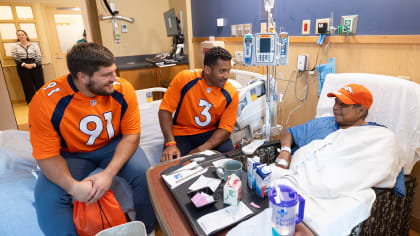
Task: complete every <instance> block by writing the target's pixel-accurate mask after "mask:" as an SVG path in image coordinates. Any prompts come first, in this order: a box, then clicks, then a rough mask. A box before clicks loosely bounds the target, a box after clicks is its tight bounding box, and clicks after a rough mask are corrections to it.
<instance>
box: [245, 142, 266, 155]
mask: <svg viewBox="0 0 420 236" xmlns="http://www.w3.org/2000/svg"><path fill="white" fill-rule="evenodd" d="M263 144H264V140H262V139H256V140H254V141H252V142H251V143H250V144H248V145H246V146H244V147H242V152H243V153H244V154H245V155H252V154H253V153H254V152H255V150H257V149H258V148H259V147H261V145H263Z"/></svg>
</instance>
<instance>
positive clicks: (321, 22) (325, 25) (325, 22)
mask: <svg viewBox="0 0 420 236" xmlns="http://www.w3.org/2000/svg"><path fill="white" fill-rule="evenodd" d="M330 20H331V18H324V19H316V25H315V34H320V33H321V32H323V30H325V33H326V34H327V33H328V31H329V29H330ZM320 27H322V28H320Z"/></svg>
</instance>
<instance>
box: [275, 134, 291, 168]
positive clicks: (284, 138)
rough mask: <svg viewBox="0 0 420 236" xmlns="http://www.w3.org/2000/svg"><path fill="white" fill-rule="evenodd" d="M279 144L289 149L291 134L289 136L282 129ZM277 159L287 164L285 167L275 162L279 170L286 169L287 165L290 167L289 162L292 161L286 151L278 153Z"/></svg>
mask: <svg viewBox="0 0 420 236" xmlns="http://www.w3.org/2000/svg"><path fill="white" fill-rule="evenodd" d="M280 144H281V147H289V148H291V147H292V144H293V136H292V134H290V133H289V132H288V131H287V130H285V129H283V130H282V132H281V133H280ZM277 159H283V160H285V161H286V162H287V166H286V165H285V164H281V162H280V164H278V163H277V162H276V165H277V166H279V167H281V168H284V169H288V168H289V165H290V161H291V159H292V158H291V153H290V152H288V151H284V150H282V151H280V153H279V155H278V156H277Z"/></svg>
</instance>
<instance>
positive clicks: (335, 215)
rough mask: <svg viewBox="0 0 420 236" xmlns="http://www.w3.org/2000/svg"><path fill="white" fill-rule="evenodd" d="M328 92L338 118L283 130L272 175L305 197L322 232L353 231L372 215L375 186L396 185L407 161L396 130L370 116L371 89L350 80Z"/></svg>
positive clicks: (309, 217)
mask: <svg viewBox="0 0 420 236" xmlns="http://www.w3.org/2000/svg"><path fill="white" fill-rule="evenodd" d="M327 96H328V97H331V98H334V99H335V104H334V106H333V113H334V117H321V118H316V119H314V120H311V121H309V122H307V123H305V124H303V125H299V126H295V127H291V128H289V129H288V130H284V131H283V132H282V133H281V136H280V143H281V151H280V153H279V155H278V157H277V159H276V163H275V164H274V165H272V168H273V177H272V180H273V184H285V185H288V186H291V187H292V188H294V189H295V190H296V191H297V192H299V194H301V195H302V196H303V197H304V198H305V199H306V206H305V219H304V221H305V223H307V224H308V225H309V226H310V227H311V228H313V229H314V230H315V231H316V232H317V233H318V234H320V235H348V234H349V233H350V231H351V229H352V228H353V227H354V226H356V225H357V224H359V223H360V222H362V221H363V220H365V219H366V218H367V217H369V214H370V213H369V212H370V208H371V206H372V204H373V202H374V200H375V193H374V191H373V190H372V189H371V188H372V187H382V188H393V187H394V185H395V183H396V179H397V176H398V174H399V173H400V172H401V169H402V165H403V163H402V161H401V160H400V157H399V154H400V152H399V144H398V140H397V138H396V136H395V135H394V134H393V132H392V131H390V130H389V129H387V128H386V127H384V126H382V125H378V124H376V123H373V122H366V121H365V118H366V117H367V115H368V110H369V108H370V106H371V105H372V102H373V97H372V94H371V93H370V91H369V90H368V89H366V88H365V87H364V86H362V85H359V84H349V85H346V86H344V87H343V88H341V89H340V90H339V91H338V92H335V93H328V95H327ZM292 153H293V156H292V155H291V154H292Z"/></svg>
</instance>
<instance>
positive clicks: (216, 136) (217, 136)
mask: <svg viewBox="0 0 420 236" xmlns="http://www.w3.org/2000/svg"><path fill="white" fill-rule="evenodd" d="M229 136H230V132H229V131H227V130H225V129H216V131H214V133H213V134H212V135H211V137H210V138H209V139H208V140H207V141H206V142H205V143H203V144H201V145H200V146H198V147H196V148H194V149H193V150H191V151H190V152H189V153H188V154H193V153H196V152H202V151H205V150H210V149H213V148H215V147H217V146H219V145H220V144H221V143H223V142H224V141H226V140H227V139H228V138H229Z"/></svg>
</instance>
